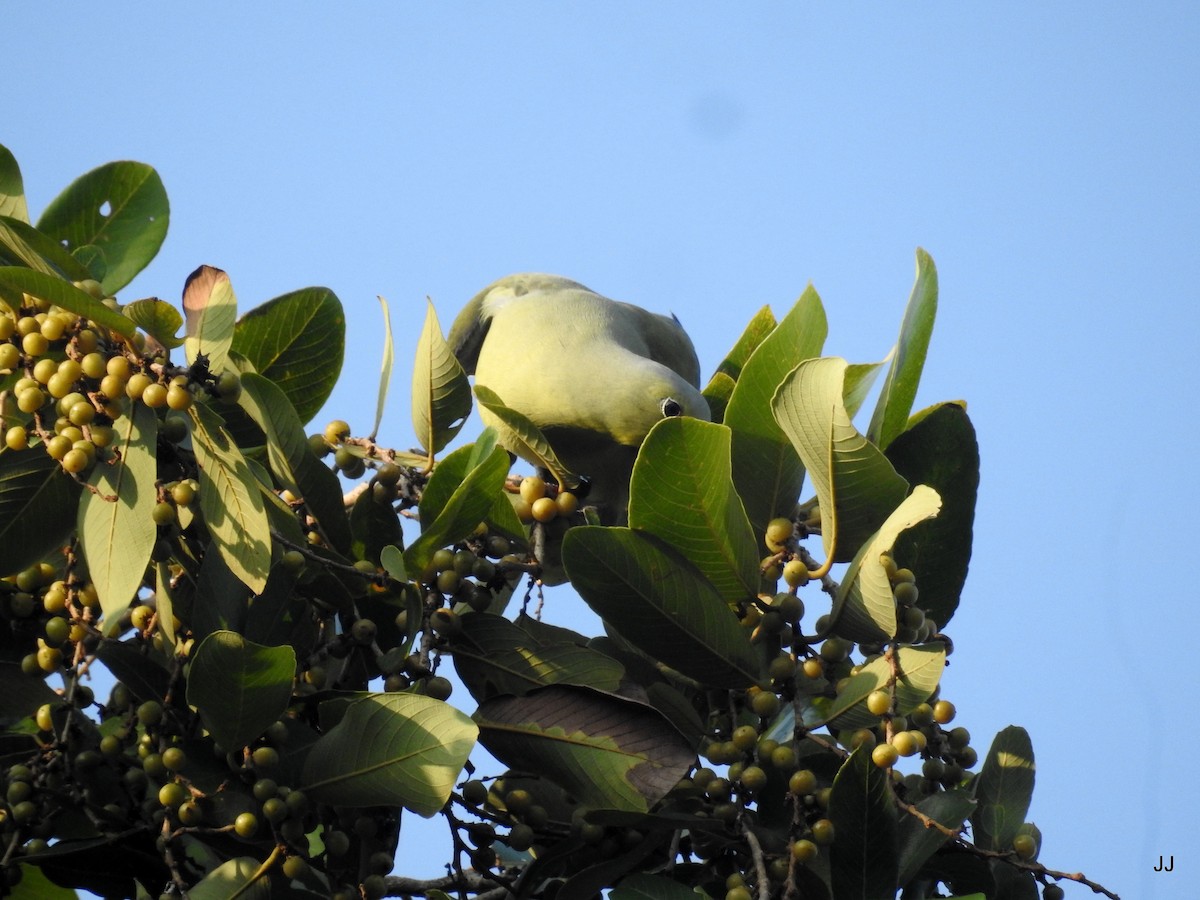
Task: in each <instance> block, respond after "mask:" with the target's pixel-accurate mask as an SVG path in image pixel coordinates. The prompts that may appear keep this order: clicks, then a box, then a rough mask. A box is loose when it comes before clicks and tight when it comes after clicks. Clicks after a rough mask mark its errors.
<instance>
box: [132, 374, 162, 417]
mask: <svg viewBox="0 0 1200 900" xmlns="http://www.w3.org/2000/svg"><path fill="white" fill-rule="evenodd" d="M135 377H136V376H135ZM130 380H131V381H132V379H130ZM126 392H128V388H126ZM142 402H143V403H145V404H146V405H147V406H148V407H150V408H151V409H158V408H159V407H162V406H166V405H167V389H166V387H165V386H164V385H161V384H157V383H154V384H148V385H146V387H145V388H143V390H142Z"/></svg>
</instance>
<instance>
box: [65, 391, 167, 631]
mask: <svg viewBox="0 0 1200 900" xmlns="http://www.w3.org/2000/svg"><path fill="white" fill-rule="evenodd" d="M113 445H114V447H115V449H117V450H118V451H119V452H120V460H119V461H117V462H113V463H107V462H103V461H97V463H96V465H95V466H93V467H92V471H91V473H90V474H89V476H88V484H90V485H91V486H92V487H93V488H94V489H95V491H85V492H84V494H83V497H82V498H81V499H80V501H79V524H78V529H79V541H80V544H81V545H82V548H83V556H84V558H85V559H86V560H87V563H88V571H89V572H90V573H91V577H92V581H93V583H94V584H95V585H96V592H97V593H98V594H99V596H100V608H101V610H103V612H104V628H103V632H104V634H105V636H107V637H112V636H113V634H114V633H115V631H116V629H117V628H118V626H119V624H120V619H121V613H123V612H124V611H125V610H126V609H128V608H129V602H130V601H131V600H132V599H133V598H134V597H135V596H136V595H137V592H138V588H140V587H141V585H142V582H143V580H144V579H145V576H146V566H147V565H149V563H150V554H151V553H152V552H153V550H154V544H155V542H156V541H157V540H158V529H157V527H155V525H154V520H153V518H152V517H151V514H152V512H153V510H154V506H155V504H156V503H157V502H158V496H157V490H156V488H155V481H156V480H157V478H158V465H157V463H156V461H155V460H156V452H157V449H158V417H157V416H156V415H155V412H154V410H152V409H151V408H150V407H148V406H146V405H145V404H143V403H134V404H133V405H132V406H131V407H130V413H127V414H125V415H122V416H121V417H120V418H119V419H117V420H116V421H115V422H113ZM109 498H115V499H109Z"/></svg>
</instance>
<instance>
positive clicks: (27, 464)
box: [0, 447, 79, 575]
mask: <svg viewBox="0 0 1200 900" xmlns="http://www.w3.org/2000/svg"><path fill="white" fill-rule="evenodd" d="M78 499H79V485H78V484H77V483H76V482H75V481H74V480H73V479H72V478H71V476H69V475H67V474H66V473H65V472H63V470H62V466H60V465H59V464H58V463H57V462H55V461H54V460H53V459H51V458H50V457H49V456H47V455H46V451H45V450H44V449H43V448H42V447H30V448H29V449H28V450H3V451H0V574H4V575H11V574H15V573H17V572H19V571H21V570H22V569H24V568H27V567H28V566H30V565H32V564H33V563H35V562H38V561H40V560H42V559H44V558H45V557H46V556H48V555H49V554H50V553H53V552H54V551H55V550H58V549H59V548H61V547H62V546H63V545H64V544H65V543H67V541H68V540H69V538H70V535H71V530H72V529H73V528H74V527H75V512H76V504H77V502H78Z"/></svg>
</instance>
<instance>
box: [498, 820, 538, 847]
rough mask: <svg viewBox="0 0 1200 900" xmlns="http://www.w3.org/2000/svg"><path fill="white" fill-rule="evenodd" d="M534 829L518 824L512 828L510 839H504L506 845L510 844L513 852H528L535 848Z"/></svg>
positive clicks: (509, 834)
mask: <svg viewBox="0 0 1200 900" xmlns="http://www.w3.org/2000/svg"><path fill="white" fill-rule="evenodd" d="M533 838H534V834H533V829H532V828H530V827H529V826H528V825H525V824H518V825H514V826H513V827H512V830H511V831H509V833H508V837H506V838H505V839H504V843H506V844H508V846H509V847H511V848H512V849H513V850H516V851H518V852H520V851H525V850H528V849H529V848H530V847H532V846H533Z"/></svg>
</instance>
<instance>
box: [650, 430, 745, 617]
mask: <svg viewBox="0 0 1200 900" xmlns="http://www.w3.org/2000/svg"><path fill="white" fill-rule="evenodd" d="M629 493H630V499H629V525H630V527H632V528H635V529H638V530H640V531H648V532H650V533H651V534H655V535H657V536H658V537H660V538H662V539H663V540H664V541H666V542H667V543H669V544H670V545H671V546H673V547H674V548H675V549H676V550H678V551H679V552H680V553H682V554H683V555H684V556H686V557H687V558H688V559H689V560H691V561H692V563H694V564H695V566H696V568H697V569H699V570H700V572H701V573H702V574H703V575H704V576H705V577H706V578H707V579H708V580H709V581H710V582H712V584H713V586H715V587H716V589H717V591H718V592H719V593H720V594H721V596H722V597H723V598H724V599H725V600H726V601H727V602H728V603H737V602H738V601H740V600H745V599H747V598H753V597H755V596H756V595H757V594H758V591H759V582H760V580H761V577H760V575H759V570H758V565H759V554H758V548H757V545H756V543H755V541H754V532H753V531H752V530H751V528H750V521H749V520H748V519H747V518H746V510H745V509H744V508H743V507H742V501H741V500H740V499H739V498H738V495H737V494H736V493H735V492H734V489H733V476H732V468H731V463H730V431H729V429H728V428H726V427H725V426H724V425H714V424H712V423H710V422H701V421H700V420H698V419H691V418H687V417H683V416H680V417H676V418H670V419H663V420H662V421H661V422H659V423H657V424H656V425H655V426H654V427H653V428H651V429H650V433H649V434H648V435H647V436H646V440H645V441H644V442H643V443H642V447H641V450H640V451H639V452H638V456H637V461H636V462H635V463H634V466H633V477H632V478H631V480H630V486H629Z"/></svg>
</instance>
